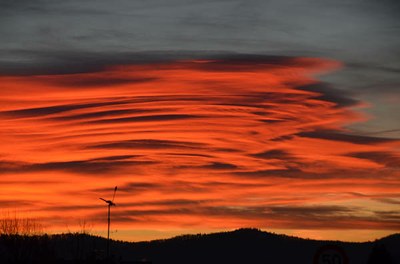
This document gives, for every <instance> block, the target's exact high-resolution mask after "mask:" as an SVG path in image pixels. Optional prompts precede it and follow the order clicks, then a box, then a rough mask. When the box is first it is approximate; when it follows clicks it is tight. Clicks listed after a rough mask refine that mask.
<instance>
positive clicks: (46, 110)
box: [0, 101, 129, 118]
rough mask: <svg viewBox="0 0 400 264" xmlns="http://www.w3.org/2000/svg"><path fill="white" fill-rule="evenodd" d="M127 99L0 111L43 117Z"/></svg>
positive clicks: (0, 112) (7, 115)
mask: <svg viewBox="0 0 400 264" xmlns="http://www.w3.org/2000/svg"><path fill="white" fill-rule="evenodd" d="M127 103H129V102H127V101H107V102H96V103H87V104H68V105H53V106H46V107H36V108H25V109H16V110H11V111H0V115H1V116H6V117H12V118H17V117H42V116H45V115H52V114H60V113H65V112H69V111H73V110H80V109H88V108H95V107H101V106H113V105H122V104H127Z"/></svg>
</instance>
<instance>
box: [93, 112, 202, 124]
mask: <svg viewBox="0 0 400 264" xmlns="http://www.w3.org/2000/svg"><path fill="white" fill-rule="evenodd" d="M195 118H201V116H198V115H184V114H169V115H146V116H132V117H120V118H110V119H99V120H94V121H87V122H86V123H88V124H118V123H130V122H154V121H161V122H162V121H173V120H185V119H195Z"/></svg>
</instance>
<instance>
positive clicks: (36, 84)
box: [0, 58, 400, 236]
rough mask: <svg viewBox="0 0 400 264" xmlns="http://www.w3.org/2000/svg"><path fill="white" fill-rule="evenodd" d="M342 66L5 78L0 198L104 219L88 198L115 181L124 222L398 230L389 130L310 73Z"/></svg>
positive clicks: (22, 207)
mask: <svg viewBox="0 0 400 264" xmlns="http://www.w3.org/2000/svg"><path fill="white" fill-rule="evenodd" d="M339 67H340V64H339V63H337V62H334V61H330V60H323V59H313V58H293V59H282V60H248V61H246V60H229V59H227V60H207V61H206V60H205V61H201V60H199V61H177V62H170V63H152V64H142V65H123V66H118V67H111V68H109V69H104V70H102V71H99V72H92V73H80V74H66V75H34V76H2V77H0V83H1V85H2V89H1V90H0V121H1V123H2V129H1V131H0V136H1V140H2V148H1V150H0V184H1V185H0V186H1V187H0V188H1V192H0V204H1V205H2V207H3V208H5V209H7V208H8V209H17V210H19V211H21V212H29V214H31V215H33V216H36V217H39V218H41V219H42V220H43V221H44V222H46V223H47V224H48V225H49V226H52V227H53V228H56V229H57V228H58V229H59V228H63V227H64V226H65V225H66V224H69V225H75V224H76V223H77V220H78V219H82V218H85V219H87V220H88V221H91V222H93V223H102V222H103V221H104V210H105V209H104V205H103V204H102V203H101V201H99V200H98V197H103V196H107V195H111V193H112V188H113V186H115V185H118V186H119V190H120V191H119V193H118V195H117V203H118V207H117V208H116V209H115V210H114V213H113V214H114V216H113V217H114V222H113V223H114V224H115V226H118V229H121V230H126V232H128V230H130V229H138V228H143V229H152V228H153V229H157V230H162V229H165V230H167V229H171V228H179V229H181V230H185V228H186V229H187V230H195V229H198V230H204V229H210V228H211V229H212V228H215V229H222V228H235V227H242V226H254V227H259V228H268V227H272V228H276V229H297V230H304V229H310V230H319V229H354V227H355V226H357V228H361V229H371V230H381V229H383V230H384V229H387V230H395V229H399V228H400V222H399V219H400V215H399V214H398V213H395V211H396V209H398V206H399V201H400V200H399V199H400V195H398V193H399V190H400V180H399V176H400V174H399V166H398V164H399V163H398V161H399V160H400V157H399V153H398V148H399V145H400V144H399V141H398V140H396V139H388V138H376V137H369V136H363V135H356V134H353V133H351V131H348V130H346V129H345V127H346V125H348V124H351V123H354V122H359V121H362V120H363V118H364V117H363V116H362V115H360V114H359V113H356V112H354V111H353V110H352V109H351V107H352V106H355V105H357V104H361V103H362V102H357V101H356V100H354V99H353V98H350V97H347V96H346V95H344V94H342V93H341V92H340V91H339V90H335V89H334V88H332V87H328V86H325V85H324V84H322V83H319V82H318V81H317V80H315V79H314V78H313V76H312V75H315V74H320V73H323V72H327V71H331V70H334V69H337V68H339ZM353 202H354V203H355V204H356V205H352V204H353ZM371 203H372V204H375V205H373V206H372V205H371ZM397 212H398V210H397ZM155 236H156V233H155Z"/></svg>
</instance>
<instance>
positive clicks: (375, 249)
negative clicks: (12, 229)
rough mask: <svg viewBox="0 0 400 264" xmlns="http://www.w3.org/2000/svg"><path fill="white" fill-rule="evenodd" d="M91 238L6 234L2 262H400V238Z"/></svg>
mask: <svg viewBox="0 0 400 264" xmlns="http://www.w3.org/2000/svg"><path fill="white" fill-rule="evenodd" d="M106 243H107V241H106V239H104V238H101V237H97V236H91V235H87V234H62V235H51V236H50V235H42V236H17V235H1V236H0V263H1V264H3V263H4V264H8V263H10V264H12V263H32V264H33V263H41V264H46V263H61V264H62V263H88V264H89V263H126V264H128V263H154V264H156V263H171V264H173V263H176V264H200V263H202V264H213V263H218V264H220V263H227V264H239V263H240V264H247V263H249V264H250V263H263V264H268V263H272V264H273V263H279V264H280V263H283V264H284V263H288V264H289V263H290V264H291V263H300V264H301V263H305V264H313V263H318V264H319V263H322V264H346V263H348V264H400V234H397V235H392V236H389V237H386V238H383V239H380V240H377V241H374V242H365V243H346V242H339V241H336V242H332V241H317V240H308V239H300V238H295V237H289V236H284V235H276V234H272V233H267V232H262V231H259V230H257V229H239V230H236V231H232V232H222V233H214V234H208V235H200V234H199V235H185V236H179V237H175V238H171V239H165V240H155V241H150V242H137V243H129V242H122V241H112V243H111V256H112V257H111V259H109V260H108V261H107V260H106Z"/></svg>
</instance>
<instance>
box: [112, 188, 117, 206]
mask: <svg viewBox="0 0 400 264" xmlns="http://www.w3.org/2000/svg"><path fill="white" fill-rule="evenodd" d="M116 192H117V186H115V188H114V195H113V198H112V200H111V201H113V202H114V198H115V193H116Z"/></svg>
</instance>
